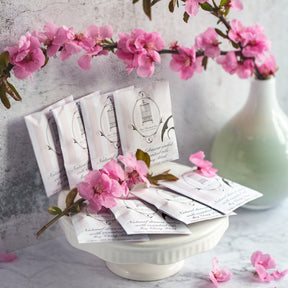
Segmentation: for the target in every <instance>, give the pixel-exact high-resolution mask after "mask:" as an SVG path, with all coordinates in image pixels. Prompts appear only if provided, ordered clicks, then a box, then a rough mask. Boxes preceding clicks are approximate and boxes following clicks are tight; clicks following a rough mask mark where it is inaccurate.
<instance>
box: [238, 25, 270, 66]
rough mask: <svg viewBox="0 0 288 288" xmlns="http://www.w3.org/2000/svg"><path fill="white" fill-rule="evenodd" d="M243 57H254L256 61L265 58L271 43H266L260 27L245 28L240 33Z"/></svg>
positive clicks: (266, 40) (265, 37)
mask: <svg viewBox="0 0 288 288" xmlns="http://www.w3.org/2000/svg"><path fill="white" fill-rule="evenodd" d="M241 43H242V46H243V47H244V48H243V55H244V56H246V57H255V59H256V60H257V61H262V60H263V59H264V58H265V53H266V52H268V51H269V50H270V48H271V42H270V41H268V39H267V36H266V34H265V33H264V28H263V27H262V26H260V25H253V26H251V27H247V28H246V29H245V32H244V33H242V41H241Z"/></svg>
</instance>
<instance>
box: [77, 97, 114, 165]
mask: <svg viewBox="0 0 288 288" xmlns="http://www.w3.org/2000/svg"><path fill="white" fill-rule="evenodd" d="M79 103H80V107H81V113H82V116H83V122H84V127H85V131H86V136H87V143H88V148H89V154H90V160H91V165H92V169H100V168H102V167H103V166H104V165H105V164H106V163H107V162H108V161H109V160H111V159H113V158H114V159H116V158H117V156H118V155H119V149H120V139H119V133H118V127H117V121H116V115H115V109H114V102H113V95H112V94H111V93H107V94H99V92H95V93H92V94H91V95H88V96H86V97H84V98H83V99H80V100H79Z"/></svg>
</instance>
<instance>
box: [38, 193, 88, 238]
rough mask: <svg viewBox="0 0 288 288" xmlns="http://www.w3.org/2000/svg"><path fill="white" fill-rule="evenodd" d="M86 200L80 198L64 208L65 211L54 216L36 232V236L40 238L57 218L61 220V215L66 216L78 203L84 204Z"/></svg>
mask: <svg viewBox="0 0 288 288" xmlns="http://www.w3.org/2000/svg"><path fill="white" fill-rule="evenodd" d="M84 201H85V199H83V198H80V199H78V200H77V201H76V202H75V203H73V204H72V205H70V206H69V207H67V208H66V209H65V210H63V212H62V213H61V214H58V215H57V216H56V217H54V218H53V219H52V220H51V221H50V222H49V223H47V224H46V225H44V226H43V227H42V228H41V229H40V230H39V231H38V232H37V233H36V238H38V237H39V236H40V235H41V234H42V233H43V232H44V231H45V230H46V229H47V228H49V227H50V226H51V225H52V224H54V223H55V222H56V221H57V220H59V219H60V218H61V217H63V216H66V215H67V214H69V213H70V212H71V211H72V210H73V208H75V207H76V206H77V205H81V204H83V202H84Z"/></svg>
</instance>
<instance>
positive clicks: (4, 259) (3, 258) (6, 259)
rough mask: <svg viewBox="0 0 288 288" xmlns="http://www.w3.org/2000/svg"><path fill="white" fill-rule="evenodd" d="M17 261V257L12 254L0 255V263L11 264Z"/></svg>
mask: <svg viewBox="0 0 288 288" xmlns="http://www.w3.org/2000/svg"><path fill="white" fill-rule="evenodd" d="M16 259H18V257H17V256H16V255H14V254H7V253H6V254H0V262H12V261H14V260H16Z"/></svg>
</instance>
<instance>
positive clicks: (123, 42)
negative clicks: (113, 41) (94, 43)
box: [116, 29, 165, 77]
mask: <svg viewBox="0 0 288 288" xmlns="http://www.w3.org/2000/svg"><path fill="white" fill-rule="evenodd" d="M118 37H119V39H120V40H119V41H118V44H117V51H116V55H117V57H118V58H119V59H121V60H123V62H124V63H125V64H126V65H127V66H126V70H128V71H129V73H130V72H131V71H132V70H133V69H135V68H138V69H137V74H138V75H139V76H141V77H150V76H151V75H152V74H153V73H154V62H158V63H160V61H161V58H160V54H159V53H158V51H160V50H161V49H163V48H164V46H165V42H164V41H163V39H162V38H161V35H160V33H158V32H152V33H146V32H145V31H144V30H141V29H135V30H134V31H132V32H131V34H130V35H129V34H127V33H119V34H118Z"/></svg>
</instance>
